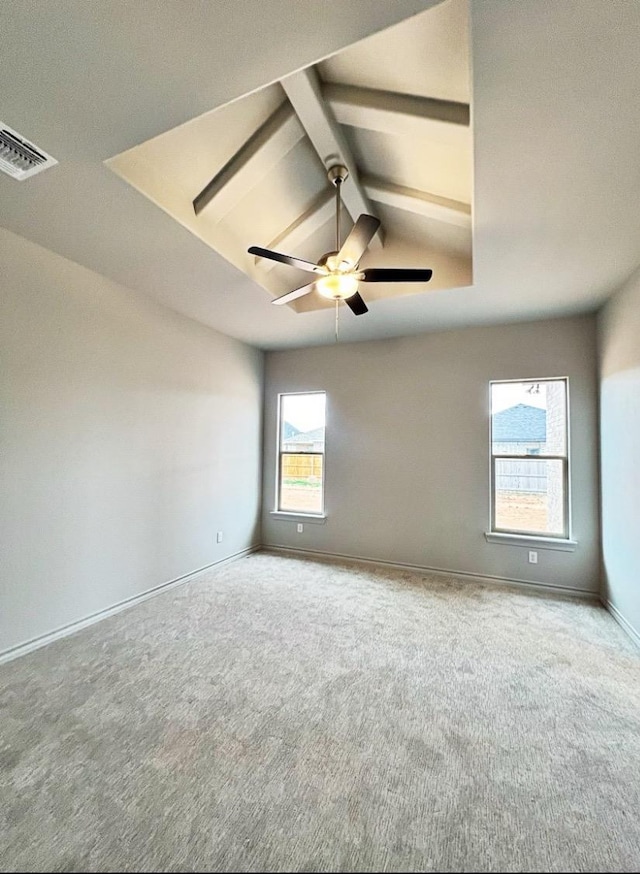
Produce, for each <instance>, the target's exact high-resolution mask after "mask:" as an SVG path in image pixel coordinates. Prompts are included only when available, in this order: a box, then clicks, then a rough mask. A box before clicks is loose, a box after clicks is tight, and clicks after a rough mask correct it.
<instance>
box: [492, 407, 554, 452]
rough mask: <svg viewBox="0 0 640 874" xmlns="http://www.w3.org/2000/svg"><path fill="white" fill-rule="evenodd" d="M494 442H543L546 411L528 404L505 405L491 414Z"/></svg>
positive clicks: (545, 430)
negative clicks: (504, 408)
mask: <svg viewBox="0 0 640 874" xmlns="http://www.w3.org/2000/svg"><path fill="white" fill-rule="evenodd" d="M492 438H493V442H494V443H544V442H545V441H546V439H547V411H546V410H542V409H541V408H540V407H530V406H529V405H528V404H516V405H515V407H507V409H506V410H500V412H499V413H495V414H494V416H493V430H492Z"/></svg>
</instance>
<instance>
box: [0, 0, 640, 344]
mask: <svg viewBox="0 0 640 874" xmlns="http://www.w3.org/2000/svg"><path fill="white" fill-rule="evenodd" d="M435 5H437V3H436V2H435V0H430V2H429V0H412V2H411V0H388V2H383V0H357V2H349V3H346V2H344V0H323V2H322V3H318V2H317V0H296V2H295V3H291V2H290V0H234V2H233V3H228V2H221V0H217V2H206V0H203V2H195V0H181V2H180V3H167V2H165V0H137V2H136V3H130V2H128V0H102V2H101V3H100V4H88V3H86V2H85V0H47V2H46V3H42V2H40V0H30V2H28V0H3V2H2V3H1V4H0V75H1V76H2V83H3V87H2V98H1V99H0V119H2V121H3V122H5V123H6V124H9V125H10V126H11V127H13V128H15V129H16V130H18V131H20V132H21V133H22V134H24V135H25V136H26V137H28V138H29V139H31V140H33V141H34V142H35V143H36V144H38V145H40V146H41V147H42V148H43V149H45V150H46V151H47V152H49V153H50V154H52V155H53V156H54V157H55V158H57V159H58V161H59V162H60V163H59V165H58V166H56V167H54V168H53V169H51V170H47V171H46V172H44V173H42V174H40V175H38V176H35V177H33V179H31V180H29V181H25V182H22V183H20V182H16V181H14V180H12V179H10V178H8V177H6V176H0V224H2V225H3V226H5V227H7V228H9V229H10V230H12V231H14V232H16V233H18V234H22V235H23V236H25V237H27V238H29V239H31V240H33V241H35V242H37V243H39V244H41V245H43V246H45V247H47V248H49V249H51V250H53V251H55V252H58V253H60V254H62V255H64V256H65V257H67V258H70V259H72V260H74V261H76V262H78V263H80V264H83V265H85V266H86V267H89V268H91V269H93V270H96V271H97V272H99V273H102V274H103V275H105V276H108V277H110V278H112V279H114V280H116V281H118V282H121V283H122V284H124V285H126V286H129V287H131V288H133V289H137V290H139V291H141V292H143V293H145V294H148V295H149V296H152V297H155V298H156V299H158V300H160V301H161V302H163V303H165V304H166V305H168V306H170V307H172V308H173V309H175V310H177V311H180V312H183V313H185V314H187V315H189V316H191V317H193V318H195V319H198V320H200V321H202V322H203V323H205V324H208V325H211V326H212V327H214V328H217V329H219V330H221V331H223V332H225V333H228V334H230V335H232V336H235V337H238V338H240V339H243V340H245V341H247V342H250V343H253V344H255V345H257V346H261V347H263V348H284V347H288V346H303V345H307V344H318V343H330V342H332V340H333V321H332V319H331V317H330V313H328V312H327V311H317V312H308V313H302V314H297V313H295V312H293V311H292V310H291V309H289V308H288V307H273V306H271V305H270V297H269V295H267V294H265V291H264V290H263V288H261V287H260V286H259V285H258V284H257V283H256V282H255V281H253V280H251V279H250V278H248V277H247V276H246V275H245V274H244V273H242V272H241V271H240V270H239V269H237V268H236V267H233V266H232V265H231V264H230V263H229V262H228V261H226V260H225V259H224V258H222V257H221V256H220V255H218V254H217V253H216V252H214V251H212V250H211V249H210V248H209V247H208V246H206V245H205V244H204V243H203V242H201V241H200V240H198V239H197V238H196V237H194V236H193V235H192V234H191V233H189V232H188V231H187V230H186V229H185V228H183V227H181V226H180V225H179V224H177V223H176V222H175V221H174V220H173V219H171V218H170V217H169V216H168V215H166V214H165V213H164V212H163V211H161V210H160V209H158V208H157V207H156V206H155V205H154V204H153V203H151V202H150V201H149V200H147V199H146V198H145V197H143V196H142V195H141V194H139V193H138V192H136V191H134V190H133V189H132V188H130V187H129V186H128V185H127V184H126V183H125V182H124V181H122V180H121V179H119V178H118V177H117V176H115V175H114V174H113V173H112V172H111V171H110V170H109V169H108V167H106V166H105V165H104V163H103V162H104V161H105V160H106V159H108V158H110V157H112V156H114V155H116V154H119V153H121V152H123V151H125V150H127V149H130V148H132V147H133V146H135V145H137V144H138V143H142V142H145V141H146V140H149V139H151V138H152V137H156V136H158V135H159V134H161V133H163V132H165V131H168V130H170V129H172V128H175V127H177V126H179V125H181V124H184V123H185V122H187V121H188V120H189V119H193V118H196V117H197V116H201V115H203V114H204V113H206V112H208V111H210V110H212V109H215V108H217V107H220V106H222V105H224V104H226V103H228V102H229V101H231V100H234V99H236V98H238V97H240V96H242V95H244V94H247V93H249V92H251V91H254V90H256V89H259V88H262V87H263V86H265V85H266V84H269V83H271V82H274V81H276V80H279V79H281V78H283V77H284V76H285V75H286V74H287V73H290V72H293V71H294V70H297V69H300V68H302V67H305V66H308V65H309V64H311V63H314V62H316V61H318V60H320V59H321V58H324V57H327V56H329V55H332V54H334V53H335V52H338V51H339V50H341V49H343V48H344V47H346V46H348V45H350V44H351V43H354V42H357V41H358V40H360V39H362V38H364V37H367V36H369V35H370V34H373V33H375V32H377V31H379V30H381V29H383V28H385V27H388V26H390V25H393V24H395V23H397V22H399V21H401V20H402V19H404V18H406V17H408V16H410V15H413V14H416V13H418V12H421V11H424V10H425V9H427V8H429V7H431V6H435ZM258 9H259V15H258V14H256V10H258ZM470 10H471V31H470V46H471V54H472V62H473V67H472V83H473V97H472V112H473V117H472V122H473V137H474V152H475V166H474V180H473V221H474V229H473V258H474V264H473V270H474V285H473V286H472V287H461V288H454V289H449V290H442V291H435V292H428V291H425V292H424V293H419V294H412V295H407V296H404V297H394V298H389V299H381V300H374V301H373V302H372V303H371V305H370V311H369V313H368V314H367V315H365V316H362V317H359V318H357V319H356V318H349V319H347V318H346V317H345V318H344V319H343V320H342V327H341V337H342V339H343V340H359V339H372V338H375V337H385V336H398V335H402V334H409V333H415V332H420V331H427V330H441V329H446V328H453V327H458V326H463V325H471V324H482V323H485V324H486V323H492V322H493V323H496V322H498V323H499V322H506V321H510V320H518V319H533V318H540V317H545V316H553V315H564V314H569V313H574V312H581V311H588V310H593V309H595V308H596V307H597V306H598V305H599V304H600V303H601V302H602V301H603V300H604V299H605V298H606V297H607V296H608V295H609V294H610V293H611V292H612V291H614V290H615V289H616V288H617V287H618V286H619V285H620V284H621V283H622V282H623V281H624V279H625V278H626V277H627V276H628V275H629V274H630V273H631V272H632V271H633V270H634V269H635V268H636V267H637V265H638V263H640V210H639V209H638V204H639V203H640V157H639V154H640V151H639V149H638V143H639V141H640V101H639V100H638V98H637V95H638V94H639V93H640V64H639V63H638V57H640V3H635V2H628V0H607V2H604V0H563V2H562V3H558V2H557V0H518V2H517V3H514V2H512V0H472V2H471V4H470ZM427 14H429V13H427ZM402 26H404V25H402ZM391 35H393V34H391ZM381 36H383V35H381ZM386 36H387V38H388V37H389V35H388V34H387V35H386ZM376 38H377V37H374V39H376ZM446 38H447V32H444V33H443V34H442V39H443V42H442V46H443V50H444V48H445V40H446ZM437 45H439V44H438V43H437V42H436V47H434V46H433V45H431V46H427V45H425V56H426V57H427V58H428V63H427V64H426V65H425V64H423V67H422V68H423V69H426V70H428V76H427V78H425V79H424V80H421V81H418V80H417V79H416V80H415V81H414V82H413V83H411V82H407V71H408V70H410V69H411V68H412V63H411V60H410V58H407V63H406V64H403V63H402V59H401V58H398V57H397V56H396V57H393V58H392V59H388V58H381V59H380V64H381V66H382V65H384V64H391V66H392V68H393V71H394V72H393V73H392V76H396V77H397V82H396V87H397V89H398V90H406V89H410V91H411V93H414V94H419V95H420V94H421V95H426V96H433V95H432V94H429V93H428V90H429V89H430V88H431V87H433V86H432V85H430V84H429V83H430V82H431V81H437V82H438V86H437V87H438V89H442V90H440V94H442V95H443V96H446V97H447V99H455V100H466V99H467V97H466V96H465V94H464V87H465V85H464V83H463V82H461V81H452V80H450V79H447V80H446V81H441V80H438V75H441V71H442V70H443V69H444V68H445V67H444V65H442V64H439V63H438V51H437ZM363 50H364V44H363V46H356V47H355V48H354V49H351V50H350V52H358V51H363ZM350 52H345V53H344V56H343V57H346V56H347V55H348V54H349V53H350ZM398 52H399V53H401V52H402V45H400V46H399V47H398ZM320 69H321V70H322V74H323V76H324V77H325V78H328V79H331V78H334V79H335V81H341V82H344V81H345V76H346V73H345V70H344V69H342V68H341V61H340V58H339V57H336V58H334V59H332V61H330V62H328V63H325V64H323V65H321V68H320ZM350 69H353V66H351V67H350ZM372 75H375V70H373V71H371V70H369V71H368V76H369V78H368V80H367V84H368V86H369V87H371V81H372V80H371V76H372ZM380 75H382V73H381V74H380ZM389 75H390V74H389V72H388V71H385V78H384V87H385V88H389V84H388V82H389ZM429 77H430V78H429ZM445 78H446V77H445ZM381 81H382V80H381ZM353 84H355V85H358V84H362V83H360V82H357V81H354V82H353ZM278 87H279V86H278ZM425 89H426V92H425ZM446 89H450V90H449V92H447V91H446ZM437 96H440V95H437ZM359 135H360V134H359ZM364 136H366V137H370V132H367V133H366V134H364ZM374 139H375V138H374ZM366 147H367V149H371V148H375V143H367V144H366ZM363 148H364V146H363ZM379 159H380V161H384V150H382V151H381V152H380V156H379ZM449 196H451V195H449ZM425 221H426V220H425ZM428 230H429V232H431V231H432V230H433V228H429V229H428ZM406 232H407V235H410V234H411V233H415V232H416V231H415V228H414V227H411V228H410V227H407V229H406ZM426 232H427V229H425V233H426ZM252 242H256V243H261V242H263V241H261V240H255V241H252ZM264 243H266V241H264ZM264 243H263V244H264ZM300 254H302V255H303V256H304V253H300ZM382 261H383V259H381V260H380V263H382ZM348 315H350V314H348Z"/></svg>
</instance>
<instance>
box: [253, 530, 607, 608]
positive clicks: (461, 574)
mask: <svg viewBox="0 0 640 874" xmlns="http://www.w3.org/2000/svg"><path fill="white" fill-rule="evenodd" d="M262 550H263V552H276V553H284V554H288V555H295V556H299V557H300V558H305V557H306V558H324V559H331V560H334V561H353V562H358V563H359V564H366V565H373V566H375V565H378V567H388V568H395V569H397V570H405V571H417V572H418V573H429V574H434V576H440V577H456V578H458V579H461V580H468V581H469V582H472V583H490V584H492V585H495V584H499V585H502V586H512V587H514V588H517V589H527V590H528V591H530V592H537V593H538V594H542V595H549V594H554V595H565V596H569V597H571V598H584V599H586V600H589V601H597V600H599V598H600V595H599V593H598V592H588V591H585V589H573V588H571V587H570V586H550V585H548V584H547V583H538V582H531V581H530V580H518V579H514V578H511V577H494V576H490V575H482V574H471V573H468V572H467V571H455V570H447V569H446V568H435V567H427V566H424V565H415V564H402V563H400V562H395V561H382V560H381V559H373V558H363V557H362V556H357V555H344V554H341V553H335V552H321V551H319V550H318V551H316V550H311V549H296V548H295V547H292V546H278V545H276V544H273V545H268V546H266V545H263V547H262Z"/></svg>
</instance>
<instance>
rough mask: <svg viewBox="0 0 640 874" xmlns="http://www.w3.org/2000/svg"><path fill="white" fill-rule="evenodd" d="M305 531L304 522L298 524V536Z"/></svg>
mask: <svg viewBox="0 0 640 874" xmlns="http://www.w3.org/2000/svg"><path fill="white" fill-rule="evenodd" d="M303 531H304V525H303V524H302V522H298V534H302V532H303Z"/></svg>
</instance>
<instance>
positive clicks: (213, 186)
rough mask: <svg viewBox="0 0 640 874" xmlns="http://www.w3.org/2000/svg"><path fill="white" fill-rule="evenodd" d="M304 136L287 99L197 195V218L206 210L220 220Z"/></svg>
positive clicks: (194, 202)
mask: <svg viewBox="0 0 640 874" xmlns="http://www.w3.org/2000/svg"><path fill="white" fill-rule="evenodd" d="M304 135H305V134H304V129H303V127H302V125H301V124H300V122H299V121H298V118H297V117H296V114H295V113H294V111H293V110H292V108H291V106H290V104H289V103H288V101H286V100H285V101H284V102H283V103H282V104H281V105H280V106H279V107H278V109H276V111H275V112H274V113H273V114H272V115H270V116H269V118H268V119H267V120H266V121H265V122H264V124H262V125H261V126H260V127H259V128H258V130H257V131H256V132H255V133H254V134H252V135H251V136H250V137H249V139H248V140H247V141H246V142H245V143H244V144H243V145H242V146H241V147H240V149H238V151H237V152H236V153H235V155H233V157H232V158H230V160H229V161H227V163H226V164H225V165H224V167H223V168H222V170H220V172H219V173H216V175H215V176H214V177H213V179H212V180H211V182H209V184H208V185H207V186H206V187H205V188H203V190H202V191H201V192H200V194H198V196H197V197H196V198H195V200H194V201H193V208H194V210H195V213H196V215H200V213H201V212H202V210H203V209H205V208H207V212H208V214H209V215H211V216H212V217H213V218H214V219H216V220H218V221H219V220H220V219H221V218H222V217H223V216H225V215H226V214H227V213H228V212H230V210H232V209H233V207H234V206H235V205H236V204H237V203H239V202H240V200H242V198H243V197H244V196H245V195H246V194H248V192H249V191H251V189H252V188H254V187H255V185H257V183H258V182H260V180H261V179H263V178H264V176H266V175H267V173H268V172H269V171H270V170H271V169H272V167H274V166H275V165H276V164H277V163H278V162H279V161H281V160H282V158H283V157H284V156H285V155H286V154H288V152H290V151H291V149H292V148H293V147H294V146H295V145H296V144H297V143H298V142H300V140H301V139H303V137H304Z"/></svg>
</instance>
